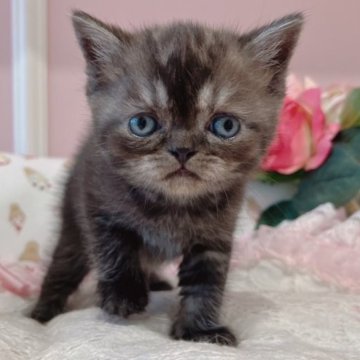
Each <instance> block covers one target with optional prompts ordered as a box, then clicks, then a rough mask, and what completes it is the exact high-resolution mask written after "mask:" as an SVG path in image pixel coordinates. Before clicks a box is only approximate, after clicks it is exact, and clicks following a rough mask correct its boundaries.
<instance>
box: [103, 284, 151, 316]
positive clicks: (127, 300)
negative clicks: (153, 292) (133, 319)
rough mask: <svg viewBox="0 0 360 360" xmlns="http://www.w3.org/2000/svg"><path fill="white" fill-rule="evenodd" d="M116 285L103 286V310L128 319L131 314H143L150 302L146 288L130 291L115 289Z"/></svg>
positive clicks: (133, 288)
mask: <svg viewBox="0 0 360 360" xmlns="http://www.w3.org/2000/svg"><path fill="white" fill-rule="evenodd" d="M115 286H116V285H106V287H108V288H107V289H104V285H103V286H101V297H102V300H101V308H102V309H103V310H104V311H106V312H107V313H108V314H110V315H120V316H123V317H125V318H126V317H128V316H129V315H131V314H136V313H141V312H143V311H144V310H145V308H146V305H147V304H148V302H149V296H148V291H147V289H146V287H145V286H144V287H132V288H128V289H126V290H125V289H121V290H120V291H119V289H116V288H115Z"/></svg>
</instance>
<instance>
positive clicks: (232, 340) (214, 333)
mask: <svg viewBox="0 0 360 360" xmlns="http://www.w3.org/2000/svg"><path fill="white" fill-rule="evenodd" d="M170 335H171V337H172V338H174V339H175V340H187V341H196V342H208V343H211V344H218V345H227V346H237V344H238V342H237V339H236V337H235V335H234V334H233V333H232V332H231V331H230V330H229V329H228V328H227V327H225V326H217V327H213V328H209V329H198V328H194V327H191V326H184V325H182V324H180V323H175V324H174V325H173V327H172V329H171V333H170Z"/></svg>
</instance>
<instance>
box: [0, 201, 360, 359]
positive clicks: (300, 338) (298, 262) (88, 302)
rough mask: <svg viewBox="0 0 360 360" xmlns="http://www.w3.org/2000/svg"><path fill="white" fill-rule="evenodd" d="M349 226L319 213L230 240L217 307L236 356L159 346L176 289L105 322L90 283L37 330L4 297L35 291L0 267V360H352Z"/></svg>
mask: <svg viewBox="0 0 360 360" xmlns="http://www.w3.org/2000/svg"><path fill="white" fill-rule="evenodd" d="M359 219H360V214H355V215H354V216H353V217H351V218H348V219H346V218H345V216H344V213H342V212H341V211H336V210H335V209H334V208H333V207H332V206H330V205H324V206H321V207H320V208H318V209H316V210H315V211H313V212H312V213H310V214H307V215H305V216H303V217H301V218H299V219H298V220H296V221H295V222H292V223H287V224H283V225H282V226H281V227H279V228H277V229H270V228H266V227H263V228H261V229H259V230H258V231H257V232H255V233H253V234H251V235H249V236H245V237H240V238H238V239H237V241H236V242H235V249H234V250H235V251H234V256H233V261H232V270H231V272H230V275H229V281H228V287H227V291H226V297H225V301H224V306H223V318H224V322H225V323H227V324H229V325H230V327H231V328H232V329H233V330H234V332H235V333H236V334H237V336H238V338H239V339H240V340H241V342H240V345H239V346H238V347H237V348H228V347H221V346H217V345H211V344H200V343H189V342H184V341H174V340H171V339H169V337H168V335H167V333H168V329H169V326H170V321H171V320H170V319H171V317H172V314H173V312H174V310H175V308H176V303H177V302H178V296H177V294H176V291H173V292H162V293H154V294H152V296H151V302H150V304H149V306H148V309H147V311H146V313H145V314H142V315H137V316H133V317H131V318H130V319H128V320H121V319H118V318H116V317H109V316H107V315H105V314H104V313H103V312H102V311H101V310H100V309H98V308H96V307H95V306H94V293H93V291H94V290H93V288H94V286H93V285H94V284H93V282H92V281H91V279H90V281H88V283H85V284H84V285H83V287H82V289H80V292H79V294H78V295H77V296H75V297H73V298H72V299H71V301H70V306H71V307H72V309H73V311H70V312H68V313H66V314H63V315H61V316H58V317H56V318H55V319H53V320H52V321H51V322H50V323H49V324H47V325H46V326H43V325H40V324H38V323H36V322H35V321H33V320H31V319H28V318H27V317H26V316H25V314H26V313H27V312H28V309H29V307H30V306H31V305H32V300H29V299H27V300H25V299H24V298H21V297H18V296H16V295H15V294H14V293H13V292H14V291H18V290H19V289H20V290H21V289H22V291H23V290H24V289H25V288H26V289H27V291H30V290H31V289H33V290H34V289H35V288H36V287H30V288H29V287H26V285H27V282H26V279H22V278H21V276H20V275H19V274H20V272H19V268H18V267H17V268H16V270H17V271H18V272H17V273H16V274H15V273H14V268H13V267H11V266H10V265H9V264H3V272H2V273H1V272H0V282H1V281H2V284H3V292H2V293H0V359H1V360H18V359H19V360H20V359H21V360H27V359H31V360H40V359H41V360H45V359H51V360H57V359H59V360H60V359H61V360H64V359H71V360H82V359H84V360H85V359H86V360H92V359H94V360H102V359H104V360H110V359H111V360H113V359H126V360H128V359H156V360H160V359H174V360H182V359H240V360H241V359H246V360H252V359H254V360H255V359H262V360H263V359H269V360H277V359H279V360H280V359H282V360H297V359H310V360H320V359H324V360H332V359H334V360H335V359H341V360H343V359H349V360H350V359H354V360H355V359H356V360H359V359H360V276H359V274H360V256H359V255H360V236H359V235H360V221H359ZM19 266H20V265H19ZM24 266H25V268H24V269H25V270H24V271H25V274H26V269H28V271H30V272H31V276H33V277H34V276H35V275H36V274H37V276H35V277H39V274H41V271H39V272H38V273H36V272H34V269H32V270H31V268H30V269H29V268H26V266H28V264H27V265H24ZM20 267H21V266H20ZM169 273H170V275H171V274H172V273H173V269H171V268H170V271H169ZM31 279H33V278H31ZM28 283H29V281H28ZM30 283H32V284H33V281H30ZM4 284H5V285H6V284H7V285H6V286H4ZM14 284H15V285H16V286H15V285H14ZM6 289H7V290H6ZM29 289H30V290H29ZM10 291H12V292H10ZM18 292H19V291H18ZM35 292H36V290H34V293H35ZM20 293H21V291H20ZM30 293H31V291H30Z"/></svg>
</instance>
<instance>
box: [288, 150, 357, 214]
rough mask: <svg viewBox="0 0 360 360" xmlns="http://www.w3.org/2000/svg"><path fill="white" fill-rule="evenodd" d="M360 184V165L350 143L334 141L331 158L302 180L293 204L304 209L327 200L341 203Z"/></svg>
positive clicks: (337, 203)
mask: <svg viewBox="0 0 360 360" xmlns="http://www.w3.org/2000/svg"><path fill="white" fill-rule="evenodd" d="M359 188H360V165H359V163H358V161H357V160H356V159H355V158H354V156H353V155H352V153H351V152H350V151H349V148H348V147H344V146H341V145H340V146H338V145H335V147H334V149H333V152H332V154H331V156H330V157H329V159H328V161H327V162H326V163H325V164H324V165H323V166H321V167H320V168H318V169H317V170H315V171H312V172H311V173H309V174H308V175H307V176H306V177H304V179H303V181H301V182H300V185H299V189H298V192H297V193H296V194H295V196H294V198H293V202H294V206H295V207H296V209H298V211H299V212H300V213H305V212H307V211H309V210H312V209H314V208H315V207H316V206H318V205H320V204H323V203H325V202H332V203H333V204H334V205H335V206H342V205H344V204H346V203H347V202H348V201H350V200H351V199H352V197H354V196H355V194H356V193H357V192H358V190H359Z"/></svg>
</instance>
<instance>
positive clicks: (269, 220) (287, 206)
mask: <svg viewBox="0 0 360 360" xmlns="http://www.w3.org/2000/svg"><path fill="white" fill-rule="evenodd" d="M299 215H301V214H300V213H299V212H298V210H297V209H296V208H295V207H294V204H293V201H291V200H285V201H280V202H278V203H276V204H274V205H272V206H270V207H268V208H267V209H266V210H265V211H263V213H262V214H261V216H260V219H259V220H258V223H257V227H258V226H259V225H263V224H265V225H269V226H276V225H278V224H280V223H281V222H282V221H283V220H286V219H287V220H293V219H296V218H297V217H298V216H299Z"/></svg>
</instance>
